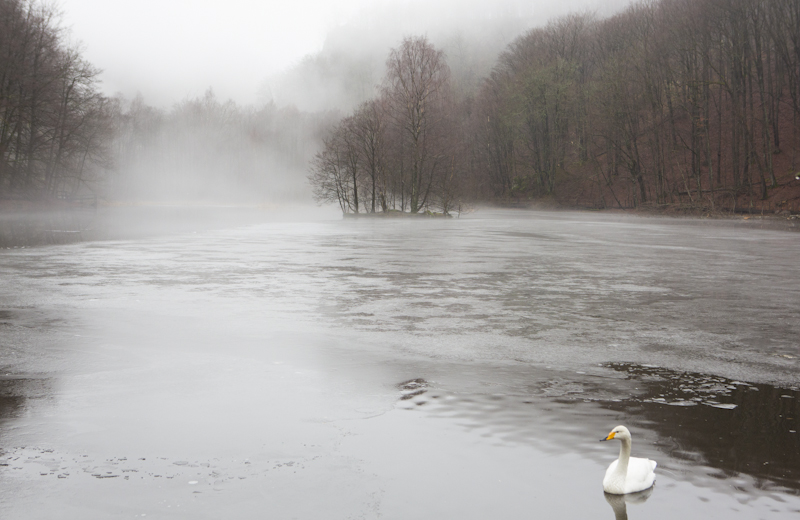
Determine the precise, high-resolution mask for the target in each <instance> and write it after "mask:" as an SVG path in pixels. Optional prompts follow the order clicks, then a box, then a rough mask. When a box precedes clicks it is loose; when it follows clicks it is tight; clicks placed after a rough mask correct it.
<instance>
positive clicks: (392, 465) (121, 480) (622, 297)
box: [0, 210, 800, 518]
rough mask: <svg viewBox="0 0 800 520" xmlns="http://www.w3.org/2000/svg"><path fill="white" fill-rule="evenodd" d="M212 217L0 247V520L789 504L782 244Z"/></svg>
mask: <svg viewBox="0 0 800 520" xmlns="http://www.w3.org/2000/svg"><path fill="white" fill-rule="evenodd" d="M300 215H304V218H298V217H299V216H300ZM309 217H310V218H309ZM232 224H236V226H235V227H232V228H231V227H229V226H220V227H206V228H202V227H198V228H197V229H194V230H188V229H181V228H180V227H178V228H175V229H173V231H171V232H170V233H169V234H159V235H158V236H151V237H147V236H142V235H127V236H124V237H118V238H117V239H116V240H110V241H84V242H78V243H72V244H66V245H45V246H37V247H32V248H25V249H16V250H15V249H11V250H7V249H6V250H2V251H0V279H2V280H3V283H2V285H0V296H1V297H2V301H3V302H4V304H3V308H2V309H0V330H2V335H1V336H0V354H2V357H1V359H2V360H3V366H2V371H0V373H1V374H2V376H0V396H2V397H0V446H2V450H3V454H2V455H1V456H0V464H3V465H2V466H0V480H2V484H3V485H2V491H0V509H2V511H3V513H4V515H5V516H9V517H25V518H49V517H52V516H53V515H54V514H56V512H66V515H67V516H68V517H70V518H72V517H74V518H78V517H86V516H89V517H91V516H92V515H98V516H103V517H105V518H117V517H119V518H122V517H129V516H134V515H136V516H141V515H142V514H146V515H147V516H158V517H162V518H185V517H186V515H191V516H193V517H195V518H216V517H219V516H220V515H223V514H226V515H229V516H230V515H233V516H236V517H240V518H256V517H259V518H260V517H263V516H275V517H296V518H319V515H320V511H325V512H326V513H325V514H326V515H327V516H328V517H332V518H347V517H353V516H360V517H364V518H378V517H381V518H408V517H412V516H417V517H423V518H428V517H431V518H432V517H448V516H449V517H452V516H458V517H462V518H485V517H487V515H488V516H493V517H502V518H527V517H530V515H531V513H532V512H537V514H547V515H551V516H559V517H567V518H572V517H577V516H583V517H586V516H592V517H606V518H614V517H617V516H616V515H618V513H619V511H620V508H621V507H623V506H625V507H626V508H627V514H628V515H629V517H630V518H674V517H676V516H687V517H696V516H702V517H708V518H753V517H758V518H785V517H786V515H790V514H792V513H793V512H796V511H797V510H798V509H800V499H799V498H798V493H800V466H799V465H800V461H798V458H797V453H798V452H800V450H798V437H797V433H796V432H797V416H798V411H799V410H798V404H797V403H798V399H800V393H798V381H797V376H796V374H797V363H798V348H797V339H796V338H797V337H800V335H798V333H799V332H800V331H798V330H797V328H798V324H800V320H798V306H797V303H798V302H797V294H800V291H798V289H800V287H797V284H798V280H800V276H798V274H800V273H797V272H796V271H797V267H796V262H793V259H794V258H796V257H797V254H798V245H797V241H796V240H795V239H794V238H795V234H794V233H787V232H775V231H768V230H758V229H749V228H747V227H745V226H746V225H748V224H747V223H742V222H741V221H739V222H712V223H708V222H700V221H696V220H687V221H675V220H660V219H642V218H629V217H624V216H617V215H588V214H572V213H536V212H518V211H488V210H482V211H478V212H475V213H473V214H470V215H465V216H463V217H462V218H460V219H414V220H349V219H348V220H341V219H340V217H339V215H337V213H336V212H335V211H331V212H330V213H321V214H315V215H310V214H308V213H305V214H294V215H288V214H287V213H278V214H277V217H276V216H275V214H262V219H261V220H260V222H256V221H248V222H235V221H234V222H232ZM241 224H247V225H246V226H241ZM112 238H113V237H112ZM620 423H622V424H626V425H627V426H628V427H629V428H631V431H632V432H633V436H634V440H633V450H634V456H642V457H648V458H652V459H654V460H656V461H658V463H659V466H658V469H657V475H658V478H657V483H656V487H655V489H653V490H652V493H651V494H650V496H649V497H642V500H643V501H644V503H640V504H635V503H622V504H620V503H617V502H614V501H613V500H612V501H611V502H607V501H606V499H605V498H604V497H603V493H602V486H601V480H602V475H603V472H604V470H605V467H606V466H607V464H608V463H609V462H610V461H611V460H613V459H614V457H616V455H617V446H614V445H609V444H610V443H598V442H597V439H599V438H601V437H602V436H604V435H605V434H607V432H608V431H609V430H610V429H611V428H612V427H613V426H615V425H616V424H620ZM41 496H47V497H48V500H44V501H43V500H41V499H40V497H41ZM411 497H413V500H412V499H411ZM612 502H613V503H612Z"/></svg>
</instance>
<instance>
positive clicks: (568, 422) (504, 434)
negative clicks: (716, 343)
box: [396, 363, 800, 496]
mask: <svg viewBox="0 0 800 520" xmlns="http://www.w3.org/2000/svg"><path fill="white" fill-rule="evenodd" d="M604 369H610V370H611V374H608V373H604V372H603V371H600V372H592V373H568V372H557V371H553V372H542V373H532V374H530V379H532V380H533V381H530V382H528V383H525V384H521V385H520V384H516V383H515V384H511V385H510V386H504V385H502V384H493V385H490V386H488V385H487V387H486V388H485V390H484V391H474V390H471V391H466V392H465V391H449V390H447V389H444V388H438V387H437V386H436V385H433V384H431V383H430V382H426V387H425V389H426V392H420V393H414V392H412V391H407V392H405V393H404V394H403V395H402V396H401V397H400V398H399V399H398V402H397V405H396V406H397V408H399V409H406V410H425V413H428V414H431V415H433V416H437V417H442V418H447V419H450V420H455V421H456V422H458V423H459V424H461V425H462V426H463V427H464V428H466V429H467V430H471V431H475V432H477V433H479V434H480V435H483V436H487V437H490V438H494V439H497V440H500V441H502V442H511V443H524V444H534V445H539V446H542V447H543V449H545V450H556V451H568V452H579V453H582V455H584V456H587V457H595V456H597V455H598V453H597V451H596V446H595V445H596V440H597V439H596V438H595V437H596V435H595V436H593V435H594V434H597V432H600V435H603V434H605V433H607V430H608V429H610V428H612V427H613V426H615V425H616V424H625V425H627V426H628V427H629V428H631V430H632V431H634V432H636V433H635V436H634V437H635V438H634V445H635V446H636V450H637V453H639V456H647V457H650V458H654V459H656V460H658V461H659V467H660V468H662V470H663V471H679V472H682V473H685V474H686V475H687V476H686V477H685V478H687V479H690V480H696V481H697V482H702V483H703V485H710V484H709V482H710V481H715V480H720V481H724V482H728V481H730V482H736V485H737V486H738V487H740V488H741V489H740V491H742V492H745V493H756V492H763V491H766V492H772V491H778V492H786V493H789V494H792V495H797V496H800V434H798V433H797V431H798V429H799V428H798V418H800V406H798V403H800V392H798V391H797V390H795V389H786V388H778V387H773V386H770V385H765V384H753V383H748V382H744V381H736V380H732V379H727V378H724V377H719V376H712V375H705V374H699V373H687V372H677V371H672V370H668V369H664V368H660V367H653V366H645V365H634V364H625V363H612V364H606V365H604ZM516 376H517V374H509V378H508V379H509V380H511V379H514V378H515V377H516ZM481 386H484V385H481V384H480V382H478V381H476V385H475V386H474V387H473V388H480V387H481ZM659 452H661V456H659ZM664 454H666V455H668V457H664ZM603 460H605V458H603ZM740 475H743V476H747V477H749V478H748V479H745V480H742V479H741V478H738V479H737V477H739V476H740ZM741 482H746V483H745V484H742V483H741Z"/></svg>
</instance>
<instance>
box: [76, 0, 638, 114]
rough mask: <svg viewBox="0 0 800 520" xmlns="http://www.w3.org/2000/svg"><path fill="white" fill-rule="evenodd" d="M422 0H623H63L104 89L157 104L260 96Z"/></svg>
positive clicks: (532, 3) (470, 9)
mask: <svg viewBox="0 0 800 520" xmlns="http://www.w3.org/2000/svg"><path fill="white" fill-rule="evenodd" d="M415 1H416V4H415V6H419V5H426V4H427V5H434V4H435V5H436V9H432V11H433V12H435V13H436V16H438V17H440V18H441V17H442V16H448V13H449V12H452V13H454V14H457V15H459V16H465V15H469V14H470V13H472V14H473V16H485V15H486V13H489V12H491V10H492V9H494V8H495V6H501V7H497V8H498V9H505V10H506V11H508V10H509V9H511V10H512V11H514V10H520V11H526V10H530V9H532V8H541V9H542V11H543V12H547V14H548V16H550V15H552V14H553V13H554V12H555V13H556V14H558V12H568V11H572V10H575V9H576V8H582V7H589V8H592V9H599V10H603V9H604V7H605V6H606V4H619V3H620V2H622V1H623V0H561V1H558V2H554V1H553V0H526V1H521V0H460V1H458V0H427V2H419V1H418V0H336V1H326V0H261V1H258V0H136V1H121V0H61V1H60V6H61V8H62V10H63V12H64V25H66V26H67V27H70V28H71V37H72V39H73V40H80V41H81V42H83V44H84V56H85V57H86V58H87V59H88V60H89V61H90V62H92V63H93V64H94V65H96V66H97V67H100V68H101V69H103V71H104V72H103V74H102V77H101V78H102V81H103V84H102V90H103V91H104V92H106V93H107V94H114V93H116V92H122V93H123V94H125V95H126V96H129V97H130V96H133V95H135V93H136V92H137V91H138V92H141V93H142V94H143V95H144V97H145V99H146V100H147V101H148V102H149V103H151V104H156V105H161V106H169V105H170V104H172V103H174V102H176V101H180V100H181V99H184V98H186V97H195V96H199V95H202V94H203V92H204V91H205V90H206V89H207V88H209V87H212V88H213V89H214V91H215V92H216V93H217V95H218V97H220V98H223V99H228V98H231V99H233V100H235V101H236V102H238V103H242V104H248V103H254V102H256V98H257V92H258V88H259V86H260V85H261V83H262V82H263V81H264V79H265V78H267V77H270V76H274V75H275V74H278V73H280V72H281V71H283V70H286V69H287V68H288V67H290V66H292V65H293V64H294V63H297V61H299V60H300V59H301V58H302V57H303V56H305V55H307V54H309V53H314V52H317V51H319V50H320V49H321V48H322V45H323V43H324V41H325V36H326V34H327V33H328V31H329V30H330V29H331V28H333V27H335V26H337V25H340V24H343V23H347V22H349V21H350V20H352V19H353V18H355V17H359V16H360V17H361V18H362V19H363V17H364V15H365V13H367V14H368V15H369V14H370V13H374V12H378V11H379V10H380V9H383V8H384V7H386V6H387V4H389V5H391V6H396V4H410V3H413V2H415ZM449 5H453V6H458V7H454V8H453V9H452V10H450V9H449V8H448V7H447V6H449ZM415 8H416V7H415ZM465 11H466V12H465ZM421 25H422V27H420V29H419V30H421V31H423V32H424V30H425V29H424V22H421Z"/></svg>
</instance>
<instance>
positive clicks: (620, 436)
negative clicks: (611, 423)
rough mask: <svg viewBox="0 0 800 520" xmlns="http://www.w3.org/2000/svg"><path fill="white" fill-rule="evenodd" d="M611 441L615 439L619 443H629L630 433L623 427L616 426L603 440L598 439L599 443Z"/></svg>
mask: <svg viewBox="0 0 800 520" xmlns="http://www.w3.org/2000/svg"><path fill="white" fill-rule="evenodd" d="M611 439H617V440H620V441H630V440H631V432H630V431H628V429H627V428H626V427H624V426H617V427H616V428H614V429H613V430H611V433H609V434H608V436H607V437H606V438H605V439H600V441H601V442H602V441H610V440H611Z"/></svg>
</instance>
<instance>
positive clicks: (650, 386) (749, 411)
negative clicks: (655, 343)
mask: <svg viewBox="0 0 800 520" xmlns="http://www.w3.org/2000/svg"><path fill="white" fill-rule="evenodd" d="M607 366H608V368H610V369H612V370H614V371H616V372H621V373H624V374H626V377H627V379H628V380H630V381H635V382H636V383H637V385H638V389H639V390H640V393H639V394H638V395H636V396H634V397H631V398H629V399H625V400H622V401H618V402H614V401H607V402H604V403H603V406H604V407H607V408H609V409H612V410H615V411H620V412H625V413H626V414H630V415H631V418H632V419H633V421H634V423H638V424H640V425H642V426H643V427H647V428H649V429H652V430H655V431H656V432H657V433H658V434H659V441H658V445H659V448H660V449H661V450H663V451H665V452H667V453H669V454H670V456H672V457H675V458H678V459H683V460H689V461H695V462H698V461H701V462H702V463H704V464H706V465H708V466H710V467H713V468H716V469H718V470H719V476H720V477H721V478H728V477H734V476H736V475H738V474H740V473H743V474H747V475H751V476H753V477H755V478H756V479H757V480H763V481H772V482H776V483H778V484H780V485H783V486H786V487H787V488H790V489H792V490H793V491H794V493H796V494H800V434H798V430H800V424H798V423H800V391H798V390H797V389H787V388H779V387H774V386H771V385H765V384H753V383H747V382H743V381H736V380H731V379H727V378H724V377H719V376H708V375H704V374H697V373H690V372H677V371H673V370H668V369H665V368H660V367H651V366H645V365H635V364H626V363H611V364H608V365H607Z"/></svg>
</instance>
